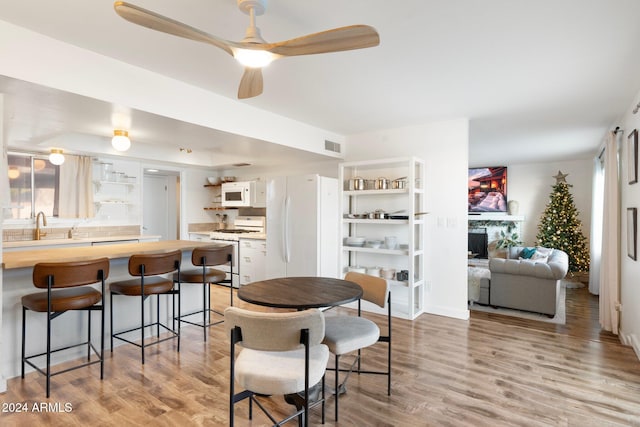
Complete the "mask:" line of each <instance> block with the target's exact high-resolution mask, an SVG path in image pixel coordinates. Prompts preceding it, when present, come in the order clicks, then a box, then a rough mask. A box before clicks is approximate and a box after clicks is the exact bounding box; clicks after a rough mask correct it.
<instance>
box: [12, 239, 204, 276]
mask: <svg viewBox="0 0 640 427" xmlns="http://www.w3.org/2000/svg"><path fill="white" fill-rule="evenodd" d="M211 244H212V243H211V242H208V243H207V242H196V241H191V240H161V241H158V242H139V243H122V244H113V245H101V246H82V247H71V248H65V247H61V248H49V249H27V250H22V251H16V252H5V253H3V255H2V269H3V270H11V269H14V268H24V267H33V266H34V265H36V264H37V263H39V262H68V261H80V260H84V259H93V258H101V257H107V258H109V259H116V258H128V257H130V256H131V255H133V254H142V253H153V252H169V251H174V250H176V249H180V250H183V251H192V250H193V249H194V248H196V247H198V246H210V245H211Z"/></svg>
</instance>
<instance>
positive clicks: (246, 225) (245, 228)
mask: <svg viewBox="0 0 640 427" xmlns="http://www.w3.org/2000/svg"><path fill="white" fill-rule="evenodd" d="M266 222H267V221H266V218H265V217H263V216H243V217H237V218H236V219H235V220H234V221H233V228H227V229H224V230H216V231H212V232H211V233H210V234H209V238H210V239H211V241H212V242H216V243H222V244H226V245H232V246H233V277H232V278H231V281H232V283H233V287H234V288H237V287H238V286H239V285H240V265H239V263H238V260H239V259H240V248H239V246H240V245H239V243H240V242H239V240H240V238H241V237H243V238H245V237H251V236H256V237H257V236H258V235H262V236H264V232H265V226H266ZM216 268H219V269H220V270H222V271H226V272H227V273H228V272H229V267H228V266H219V267H216Z"/></svg>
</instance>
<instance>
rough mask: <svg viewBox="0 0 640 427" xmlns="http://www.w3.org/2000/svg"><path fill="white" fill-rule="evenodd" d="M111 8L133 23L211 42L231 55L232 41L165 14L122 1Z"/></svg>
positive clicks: (186, 37) (233, 44)
mask: <svg viewBox="0 0 640 427" xmlns="http://www.w3.org/2000/svg"><path fill="white" fill-rule="evenodd" d="M113 8H114V9H115V11H116V13H117V14H118V15H120V16H121V17H122V18H124V19H126V20H127V21H129V22H132V23H134V24H138V25H141V26H143V27H147V28H150V29H152V30H156V31H161V32H163V33H167V34H171V35H174V36H178V37H183V38H185V39H190V40H195V41H199V42H203V43H208V44H212V45H214V46H217V47H219V48H220V49H222V50H224V51H225V52H227V53H228V54H229V55H233V52H232V51H231V46H235V45H236V43H234V42H229V41H228V40H224V39H221V38H218V37H216V36H213V35H211V34H208V33H205V32H204V31H201V30H198V29H197V28H193V27H190V26H189V25H187V24H183V23H182V22H178V21H175V20H173V19H171V18H167V17H166V16H162V15H160V14H157V13H155V12H152V11H150V10H147V9H143V8H141V7H138V6H136V5H133V4H131V3H127V2H124V1H117V2H115V3H114V4H113Z"/></svg>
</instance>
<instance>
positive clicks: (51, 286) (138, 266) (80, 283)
mask: <svg viewBox="0 0 640 427" xmlns="http://www.w3.org/2000/svg"><path fill="white" fill-rule="evenodd" d="M181 260H182V252H181V251H180V250H175V251H171V252H163V253H153V254H135V255H131V257H129V264H128V271H129V274H130V275H131V276H132V278H131V279H127V280H121V281H115V282H111V283H110V284H109V290H110V292H109V293H110V326H111V351H112V352H113V342H114V341H113V340H114V339H118V340H121V341H124V342H127V343H130V344H133V345H135V346H138V347H140V349H141V356H142V363H143V364H144V354H145V347H147V346H149V345H154V344H157V343H160V342H163V341H166V340H169V339H174V338H175V339H176V340H177V345H176V347H177V351H180V322H185V323H189V324H191V325H195V326H199V327H202V328H203V330H204V340H205V341H206V339H207V328H208V327H210V326H213V325H217V324H219V323H222V322H223V321H224V315H223V313H221V312H218V311H215V310H212V309H211V303H210V298H209V297H210V289H209V285H210V284H222V283H224V284H228V285H229V292H230V293H231V305H233V286H232V283H231V277H233V267H234V266H233V247H232V246H231V245H227V246H207V247H199V248H195V249H194V250H193V251H192V256H191V262H192V264H193V265H194V267H195V268H194V269H191V270H186V271H182V270H181ZM224 264H228V265H229V266H230V267H229V268H230V274H229V276H228V277H229V279H227V273H225V272H224V271H221V270H218V269H215V268H211V267H214V266H220V265H224ZM108 276H109V259H108V258H99V259H93V260H83V261H75V262H64V263H62V262H61V263H55V262H51V263H39V264H36V265H35V266H34V269H33V284H34V286H35V287H36V288H40V289H46V292H37V293H33V294H28V295H25V296H24V297H22V371H21V373H22V378H24V374H25V364H28V365H29V366H31V367H33V368H34V369H35V370H36V371H38V372H40V373H41V374H43V375H45V377H46V395H47V397H49V395H50V383H51V377H52V376H54V375H58V374H61V373H64V372H68V371H70V370H74V369H78V368H81V367H84V366H88V365H93V364H97V363H99V364H100V379H102V378H103V377H104V338H105V337H104V326H105V313H104V295H105V283H106V280H107V278H108ZM167 276H168V277H167ZM184 283H192V284H200V285H202V287H203V291H202V297H203V305H202V309H201V310H197V311H195V312H192V313H188V314H184V315H183V314H182V313H181V309H180V305H181V301H180V287H181V284H184ZM94 285H99V286H100V290H98V289H96V288H97V286H94ZM151 295H155V296H156V319H155V320H153V319H152V320H147V318H150V315H147V316H146V317H145V312H147V313H149V312H150V311H151V310H150V307H149V308H145V300H146V299H147V298H148V297H149V296H151ZM161 295H166V296H171V308H172V311H173V312H172V316H171V322H170V324H165V323H162V322H161V320H160V296H161ZM114 296H117V297H118V298H119V297H138V298H140V324H139V326H136V327H134V328H130V329H126V330H122V331H119V332H115V330H114V318H115V317H117V308H116V309H115V310H116V316H115V317H114V304H113V302H114ZM176 296H177V300H178V301H177V308H176ZM118 298H116V301H117V299H118ZM27 311H33V312H39V313H46V315H47V340H46V341H47V342H46V350H45V351H44V352H40V353H35V354H30V355H27V354H26V350H27V349H26V343H27V336H26V329H27V318H28V317H30V316H27ZM67 311H86V312H87V313H88V314H87V337H86V341H83V342H81V343H78V344H73V345H67V346H63V347H58V348H54V349H52V347H53V344H52V339H51V338H52V335H53V336H55V334H53V333H52V329H53V328H52V320H54V319H55V318H57V317H58V316H60V315H62V314H63V313H65V312H67ZM93 311H99V312H100V324H101V332H100V349H99V350H98V349H97V348H96V346H95V345H94V344H93V342H92V339H91V317H92V316H91V312H93ZM198 314H202V316H203V317H202V321H201V322H199V321H196V316H197V315H198ZM212 315H218V316H220V319H219V320H217V321H212V318H211V316H212ZM189 319H191V320H189ZM116 320H117V319H116ZM145 322H147V323H145ZM154 327H155V337H153V336H152V337H150V338H145V331H146V330H148V329H149V328H154ZM161 329H162V330H163V331H164V332H167V333H168V335H161ZM137 331H139V332H140V335H139V338H137V339H138V340H137V341H134V340H135V339H136V338H134V337H133V335H134V332H137ZM127 337H128V338H127ZM81 346H86V350H87V355H86V360H84V358H83V362H82V363H79V364H76V365H74V366H71V367H69V368H65V369H62V370H58V371H56V372H52V371H51V356H52V354H54V353H57V352H61V351H64V350H69V349H72V348H77V347H81ZM92 355H93V356H95V358H94V360H92ZM38 358H45V359H46V361H45V366H44V367H41V365H42V359H40V366H38V364H37V363H36V362H35V360H34V359H38Z"/></svg>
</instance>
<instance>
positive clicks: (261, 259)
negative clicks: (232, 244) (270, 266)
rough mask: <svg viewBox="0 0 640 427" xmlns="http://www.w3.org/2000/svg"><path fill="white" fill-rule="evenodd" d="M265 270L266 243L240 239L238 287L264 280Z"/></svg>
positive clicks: (264, 241)
mask: <svg viewBox="0 0 640 427" xmlns="http://www.w3.org/2000/svg"><path fill="white" fill-rule="evenodd" d="M266 268H267V242H266V240H258V239H240V262H239V271H240V285H245V284H247V283H251V282H255V281H258V280H264V279H265V278H266Z"/></svg>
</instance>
